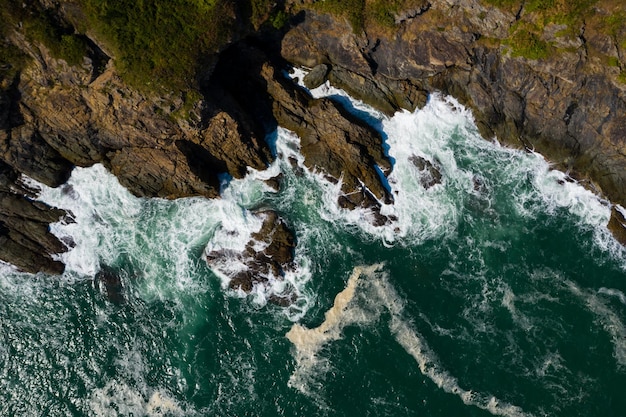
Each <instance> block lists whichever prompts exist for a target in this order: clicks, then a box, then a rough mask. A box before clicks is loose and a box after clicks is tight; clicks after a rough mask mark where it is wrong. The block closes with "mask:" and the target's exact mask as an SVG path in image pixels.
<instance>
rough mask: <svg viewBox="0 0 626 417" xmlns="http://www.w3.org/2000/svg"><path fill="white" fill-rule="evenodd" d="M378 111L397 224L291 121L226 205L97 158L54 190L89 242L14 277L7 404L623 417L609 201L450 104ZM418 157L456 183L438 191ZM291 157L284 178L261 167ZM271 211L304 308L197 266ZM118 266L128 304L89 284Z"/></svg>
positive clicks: (625, 378)
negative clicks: (236, 287)
mask: <svg viewBox="0 0 626 417" xmlns="http://www.w3.org/2000/svg"><path fill="white" fill-rule="evenodd" d="M370 117H372V118H373V120H374V121H376V120H377V119H376V118H379V122H378V123H380V126H381V128H382V129H384V132H385V134H386V136H387V144H388V145H389V155H390V157H392V158H393V160H394V171H393V173H392V174H391V175H390V176H389V183H390V187H391V189H392V191H393V192H394V195H395V199H396V201H395V204H394V206H393V207H385V208H384V211H387V212H389V213H391V214H395V215H397V216H398V218H399V220H398V222H396V223H395V224H393V225H390V226H388V227H386V228H374V227H372V226H370V225H369V223H368V222H367V213H365V212H344V211H342V210H340V209H339V208H338V207H337V206H336V204H335V203H334V201H335V199H336V191H337V187H338V186H336V185H332V184H329V183H327V182H324V181H323V180H322V179H320V178H319V177H317V176H315V175H313V174H310V173H305V174H304V175H297V173H296V172H294V170H293V169H292V167H291V165H290V163H289V162H287V158H288V157H289V156H294V157H298V154H297V140H296V139H294V138H293V137H291V136H290V135H289V134H288V133H287V132H284V131H279V132H278V138H277V141H276V148H277V152H278V153H279V155H281V158H279V160H278V162H277V163H276V164H275V165H273V166H272V167H270V169H269V171H268V172H265V173H258V172H252V173H251V174H250V175H249V176H248V177H247V178H246V179H244V180H241V181H231V182H230V183H229V185H228V187H227V188H226V189H225V190H224V198H223V199H222V200H219V201H206V200H202V199H186V200H179V201H176V202H168V201H161V200H140V199H136V198H133V197H132V196H130V195H129V194H128V193H127V192H126V191H125V190H123V189H122V188H121V187H120V186H119V184H117V182H116V181H115V179H114V178H112V177H111V176H110V175H109V174H107V173H106V172H105V171H104V169H103V168H102V167H98V166H96V167H93V168H90V169H78V170H77V171H76V172H75V174H74V176H73V177H72V179H71V181H70V185H69V186H66V187H64V188H63V189H61V190H50V189H43V190H42V197H41V198H42V199H44V200H46V201H49V202H52V203H54V204H57V205H59V206H62V207H65V208H68V209H71V210H72V211H73V213H74V215H75V217H76V223H75V224H70V225H57V226H55V232H56V233H58V234H59V235H62V236H63V235H69V236H72V238H73V240H75V241H76V244H77V246H76V249H74V250H73V251H72V252H70V253H69V254H68V255H67V258H66V259H65V260H66V262H67V264H68V270H67V272H66V274H65V275H64V276H63V277H62V278H61V279H59V278H58V277H43V276H37V277H32V276H25V275H22V274H19V273H16V272H14V271H12V270H11V269H10V268H9V267H4V268H3V269H2V271H1V278H0V364H1V365H2V366H1V367H0V395H1V396H2V398H1V399H0V415H7V416H13V415H16V416H39V415H47V416H67V415H75V416H83V415H86V416H118V415H124V416H130V415H133V416H143V415H148V416H166V415H173V416H180V415H184V416H187V415H191V416H193V415H199V416H276V415H283V416H312V415H316V416H317V415H321V416H324V415H325V416H359V417H360V416H442V417H448V416H489V415H494V414H495V415H505V416H526V415H533V416H568V417H569V416H623V415H626V396H625V395H624V393H625V391H624V387H626V326H625V323H626V296H625V293H626V273H625V267H626V262H625V260H626V254H625V253H624V251H623V249H622V248H621V247H620V246H619V245H617V244H616V243H615V242H614V241H613V240H612V238H611V237H610V236H609V234H608V233H607V231H606V230H605V228H604V226H603V225H604V224H605V223H606V221H607V220H608V215H609V208H608V206H607V204H606V203H605V202H602V201H600V200H598V199H597V198H596V197H594V196H593V195H592V194H590V193H589V192H587V191H585V190H584V189H582V188H581V187H579V186H577V185H576V184H573V183H570V182H567V181H564V180H565V177H564V175H563V174H561V173H559V172H556V171H551V170H550V169H549V167H548V165H547V164H546V163H545V162H544V161H543V160H542V159H541V158H540V157H539V156H537V155H531V154H524V153H521V152H517V151H511V150H507V149H503V148H501V147H499V146H498V145H496V144H492V143H489V142H486V141H484V140H483V139H481V138H479V137H478V135H477V133H476V130H475V128H474V127H473V126H472V124H471V120H470V118H469V115H468V114H467V113H466V112H465V111H464V110H462V109H460V108H459V106H458V105H456V104H455V103H454V102H452V101H449V100H444V99H442V98H438V97H434V98H433V99H432V100H431V102H430V103H429V105H428V106H427V107H426V108H425V109H424V110H423V111H421V112H418V113H416V114H398V115H396V116H395V117H394V118H393V119H391V120H382V117H381V116H379V115H377V114H375V113H373V114H372V115H371V116H370ZM380 120H382V121H380ZM412 155H419V156H422V157H425V158H427V159H429V160H431V161H432V162H434V163H436V164H437V165H438V166H439V167H440V170H441V173H442V175H443V183H442V184H439V185H436V186H434V187H432V188H430V189H424V188H423V187H422V186H421V185H420V175H424V174H423V173H420V172H419V171H418V170H417V168H416V167H415V166H414V165H413V164H412V163H411V162H410V157H411V156H412ZM279 171H282V172H283V173H284V175H285V178H284V181H285V184H284V186H283V190H282V191H281V192H279V193H278V194H273V193H271V192H269V191H268V189H267V188H265V187H264V185H263V183H262V181H260V179H262V178H264V177H270V176H272V175H274V174H276V173H278V172H279ZM259 206H263V207H265V206H269V207H271V208H274V209H276V210H278V211H279V212H280V213H281V214H282V215H283V216H284V217H285V218H286V219H287V220H288V222H289V224H290V225H291V226H292V227H293V228H294V230H295V231H296V235H297V237H298V249H297V253H296V260H297V263H298V265H299V268H298V270H297V271H296V272H295V273H293V274H291V275H290V276H289V277H288V280H289V282H290V285H291V286H293V288H295V289H296V292H297V294H298V300H297V302H296V303H295V304H294V305H293V306H291V307H289V308H283V307H279V306H275V305H271V304H266V301H265V300H266V299H267V297H268V296H269V295H271V293H272V292H273V291H274V292H277V291H280V290H281V284H280V283H276V284H274V285H273V286H271V287H268V288H258V291H257V292H256V295H254V296H249V297H243V296H242V295H241V294H237V293H235V292H232V291H228V290H226V289H225V285H226V280H227V278H225V277H224V276H223V275H221V274H219V271H217V272H218V274H217V275H216V274H215V273H214V272H213V271H211V270H209V269H208V267H207V266H206V264H205V263H204V261H203V260H202V251H203V249H204V247H205V246H206V245H207V243H208V244H210V245H221V246H222V247H229V248H236V247H237V245H241V244H242V243H241V242H237V241H236V240H232V241H228V237H227V236H231V235H232V234H220V230H222V229H224V228H232V229H233V230H238V231H239V232H241V233H242V234H240V235H239V236H243V235H245V231H246V230H251V229H254V227H256V226H255V224H256V223H255V219H254V218H253V216H251V215H250V213H249V212H248V211H247V210H246V209H247V208H253V207H259ZM243 244H245V241H244V242H243ZM233 262H234V261H233ZM101 263H103V264H107V265H111V266H113V267H114V268H115V269H116V270H118V271H120V273H121V275H122V283H123V286H124V288H123V295H124V298H125V302H123V303H120V304H115V303H112V302H110V301H108V300H107V298H106V292H105V291H104V289H102V288H99V287H98V286H97V285H94V283H93V280H92V278H93V276H94V274H95V273H96V272H97V270H98V269H99V268H100V264H101ZM376 264H380V266H378V267H376ZM361 267H363V268H361ZM220 277H221V278H220ZM346 286H348V288H347V289H346ZM350 289H353V290H354V291H353V293H349V290H350ZM338 294H339V297H338V299H337V300H335V296H337V295H338ZM341 302H344V304H345V305H344V308H343V309H341V310H339V311H334V310H332V307H333V305H335V307H337V306H339V305H340V304H341ZM329 310H331V312H333V311H334V312H335V313H337V314H334V315H332V314H330V315H328V316H325V313H326V312H327V311H329ZM335 310H336V309H335ZM294 323H298V324H299V326H302V331H303V334H305V335H306V337H303V338H301V339H298V340H295V344H294V343H292V341H290V340H289V339H288V338H287V337H286V334H287V333H288V332H289V331H290V330H291V329H292V326H294ZM318 326H321V327H320V328H319V329H320V330H322V329H324V330H325V332H321V331H318V332H316V331H315V330H313V331H307V330H306V329H315V328H318Z"/></svg>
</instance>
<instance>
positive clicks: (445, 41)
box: [282, 0, 626, 205]
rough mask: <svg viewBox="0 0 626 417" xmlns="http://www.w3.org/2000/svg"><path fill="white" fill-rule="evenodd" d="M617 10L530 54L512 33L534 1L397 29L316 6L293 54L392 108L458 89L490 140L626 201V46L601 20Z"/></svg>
mask: <svg viewBox="0 0 626 417" xmlns="http://www.w3.org/2000/svg"><path fill="white" fill-rule="evenodd" d="M598 7H599V6H598ZM610 13H611V11H610V10H602V9H597V10H595V15H594V16H597V17H595V18H594V19H595V20H593V21H591V19H590V23H588V24H587V25H585V24H584V22H583V23H581V25H582V26H581V27H580V28H577V27H572V28H569V29H570V30H569V31H566V30H564V29H565V28H566V26H561V27H559V26H558V25H554V24H549V25H546V26H545V28H544V30H543V33H542V35H541V36H542V37H541V38H540V39H539V40H538V41H537V43H538V45H539V46H542V47H543V46H545V48H546V49H545V50H543V49H541V50H539V52H535V51H533V50H530V51H526V50H524V49H522V50H521V52H520V51H518V50H516V49H515V48H518V49H521V48H524V47H525V45H526V44H522V45H516V44H514V43H513V41H514V40H511V38H512V36H513V35H511V33H512V32H513V31H514V30H516V28H517V27H518V26H520V25H522V24H528V25H530V24H531V23H532V19H536V18H537V12H533V11H532V10H531V11H527V10H526V9H525V8H524V3H523V2H520V5H519V7H514V6H511V7H510V9H507V8H497V7H493V6H489V5H486V4H485V3H484V2H481V1H478V0H470V1H457V0H440V1H431V2H429V7H428V8H421V9H420V13H417V14H415V13H408V12H407V13H401V14H402V15H406V16H412V17H410V18H406V19H404V20H402V21H401V22H396V26H395V27H394V28H393V29H392V30H389V29H388V28H387V29H385V28H382V29H381V28H380V27H377V26H376V25H370V26H367V27H366V30H364V31H361V30H354V29H353V28H352V27H351V26H350V24H348V22H347V20H345V19H342V18H337V17H332V16H330V15H328V14H323V13H319V12H316V11H314V10H311V9H307V10H305V11H304V12H303V17H302V22H301V23H300V24H298V25H297V26H295V27H294V28H293V29H292V30H290V31H289V32H288V33H287V34H286V35H285V37H284V39H283V42H282V54H283V56H284V57H285V58H286V59H288V60H289V61H291V62H293V63H294V64H296V65H304V66H307V67H310V68H314V67H316V66H318V65H324V66H325V68H327V70H326V72H327V76H326V77H327V78H328V79H331V80H333V82H335V83H336V84H337V85H338V86H340V87H342V88H344V89H345V90H347V91H348V92H350V93H351V94H352V95H354V96H356V97H358V98H361V99H363V100H364V101H366V102H369V103H371V104H374V105H375V106H377V107H378V108H380V109H381V110H384V111H386V112H391V111H394V110H397V109H399V108H407V109H409V110H413V109H414V108H415V106H419V105H421V104H422V103H423V101H421V100H419V99H414V100H411V101H410V102H409V103H406V102H405V103H403V102H401V101H398V100H395V99H394V97H397V96H401V97H411V96H416V97H421V95H422V94H423V92H424V91H428V92H433V91H442V92H444V93H446V94H451V95H453V96H455V97H456V98H457V99H459V100H460V101H461V102H462V103H463V104H465V105H467V106H469V107H470V108H471V109H472V110H473V112H474V116H475V119H476V123H477V125H478V127H479V128H480V130H481V132H482V133H483V135H484V136H485V137H486V138H491V137H493V136H497V137H498V139H499V140H501V141H504V142H507V143H509V144H512V145H514V146H518V147H523V148H526V149H528V150H536V151H538V152H541V153H542V154H544V155H546V156H547V157H548V158H549V159H550V160H551V161H553V162H554V163H556V164H557V165H558V166H559V167H560V168H562V169H564V170H567V171H569V172H570V173H572V175H574V176H575V177H577V178H586V179H589V180H591V181H592V183H593V184H595V187H596V188H597V189H600V190H602V192H603V193H604V194H605V195H606V196H607V197H608V198H609V199H611V201H613V202H616V203H620V204H622V205H624V204H626V158H624V157H623V149H624V146H625V144H626V142H625V140H626V136H625V134H624V132H625V130H624V126H626V122H625V119H624V116H623V115H624V114H625V111H626V97H625V96H624V94H625V91H626V85H625V84H623V82H622V81H621V79H620V78H619V77H620V71H619V68H620V67H621V66H623V65H624V63H623V62H622V58H621V57H623V56H625V55H624V52H625V51H623V45H615V39H616V36H617V35H615V32H614V35H610V34H608V35H607V34H605V33H603V30H604V29H603V27H602V23H601V21H600V20H599V19H602V16H606V15H610ZM594 22H595V23H594ZM575 24H578V23H575ZM514 25H518V26H514ZM573 25H574V23H573ZM615 30H616V31H623V30H624V28H622V27H618V28H616V29H615ZM605 32H606V30H605ZM620 33H621V32H620ZM533 53H536V54H537V56H533V55H532V54H533ZM524 54H526V55H529V57H527V56H524ZM607 59H608V60H610V61H611V62H615V63H616V65H607V64H606V63H605V61H603V60H607ZM339 74H341V75H339ZM341 79H346V80H349V81H347V82H341V81H340V80H341ZM399 86H402V88H400V87H399ZM403 89H404V90H403ZM372 91H375V92H374V93H373V92H372Z"/></svg>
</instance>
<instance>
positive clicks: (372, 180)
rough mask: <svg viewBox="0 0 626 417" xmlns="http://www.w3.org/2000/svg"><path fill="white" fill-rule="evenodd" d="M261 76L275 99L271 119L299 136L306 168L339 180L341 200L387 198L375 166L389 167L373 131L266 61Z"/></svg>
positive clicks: (385, 199)
mask: <svg viewBox="0 0 626 417" xmlns="http://www.w3.org/2000/svg"><path fill="white" fill-rule="evenodd" d="M261 75H262V77H263V78H264V79H265V80H266V82H267V90H268V92H269V94H270V95H271V96H272V98H273V100H274V106H273V110H274V115H275V117H276V120H278V123H279V124H280V125H281V126H284V127H286V128H287V129H290V130H293V131H294V132H295V133H296V134H297V135H298V136H299V137H300V144H301V152H302V154H303V155H304V163H305V165H306V166H307V167H308V168H310V169H318V170H322V171H323V172H325V173H327V174H329V175H331V176H332V177H334V178H336V179H338V178H341V179H342V190H343V191H344V193H345V194H346V198H347V199H349V200H351V201H352V202H353V203H355V205H361V204H363V205H369V204H368V203H369V202H370V201H371V200H370V199H368V198H366V195H367V194H368V193H371V194H373V196H374V197H375V199H378V200H382V201H389V200H390V197H389V195H388V192H387V190H386V189H385V186H384V185H383V183H382V181H381V178H380V177H379V174H378V172H377V171H376V169H375V167H374V166H375V165H378V166H379V167H380V168H381V169H382V170H383V172H389V170H390V169H391V164H390V163H389V161H388V159H387V158H386V157H385V155H384V154H383V150H382V139H381V137H380V134H379V133H378V132H377V131H376V130H374V129H373V128H372V127H371V126H369V125H367V124H365V123H364V122H363V121H362V120H360V119H357V118H356V117H354V116H352V115H351V114H350V113H348V112H347V111H346V110H345V109H344V108H343V107H342V106H341V105H340V104H339V103H337V102H335V101H332V100H330V99H325V98H322V99H313V98H312V97H311V96H310V95H309V94H308V93H307V92H306V91H304V90H302V89H301V88H299V87H298V86H297V85H295V84H293V83H292V82H291V80H288V79H286V78H285V77H283V76H282V75H281V74H276V71H275V70H274V68H272V67H271V66H270V65H267V64H265V65H263V68H262V71H261ZM374 201H375V200H374Z"/></svg>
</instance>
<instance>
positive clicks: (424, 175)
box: [409, 155, 442, 189]
mask: <svg viewBox="0 0 626 417" xmlns="http://www.w3.org/2000/svg"><path fill="white" fill-rule="evenodd" d="M409 162H411V163H412V164H413V165H414V166H415V167H416V168H417V169H418V170H419V171H420V173H421V176H420V184H422V187H424V188H425V189H429V188H432V187H434V186H435V185H437V184H441V178H442V176H441V171H440V169H439V168H438V167H437V166H435V164H433V163H432V162H430V161H429V160H428V159H425V158H423V157H421V156H417V155H412V156H410V157H409Z"/></svg>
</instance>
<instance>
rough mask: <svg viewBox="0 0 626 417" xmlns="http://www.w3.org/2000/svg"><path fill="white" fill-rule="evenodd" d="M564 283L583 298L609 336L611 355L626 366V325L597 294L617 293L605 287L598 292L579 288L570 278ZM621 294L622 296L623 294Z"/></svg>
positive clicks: (621, 365)
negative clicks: (611, 344) (611, 348)
mask: <svg viewBox="0 0 626 417" xmlns="http://www.w3.org/2000/svg"><path fill="white" fill-rule="evenodd" d="M564 283H565V285H566V287H567V288H568V289H569V290H570V291H571V293H572V294H574V295H576V296H577V297H579V298H580V299H581V300H583V302H584V303H585V304H586V306H587V308H588V309H589V311H591V312H592V313H593V314H594V315H595V316H596V317H597V319H598V321H599V323H600V325H601V326H602V328H603V329H604V330H605V331H606V332H607V333H608V334H609V336H610V337H611V342H612V343H613V356H614V358H615V360H616V362H617V364H618V366H620V367H622V368H624V367H626V325H624V322H622V319H621V318H620V316H619V315H618V314H617V313H615V311H613V309H612V308H611V307H610V306H609V305H607V302H606V300H605V299H603V297H599V296H598V293H599V294H608V295H614V296H615V295H618V294H616V293H611V291H606V289H604V290H605V291H603V289H600V290H599V291H598V293H594V292H591V291H589V290H586V289H583V288H580V287H579V286H578V285H576V284H575V283H574V282H572V281H570V280H565V281H564ZM621 295H622V296H623V294H621ZM618 296H619V295H618Z"/></svg>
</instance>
